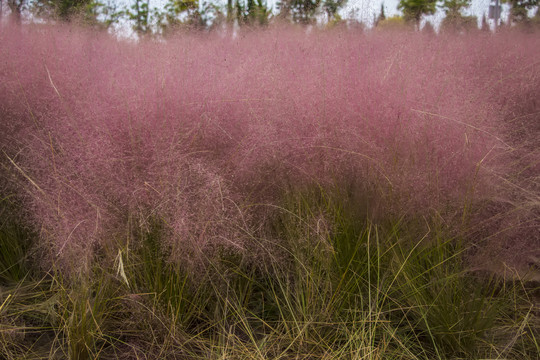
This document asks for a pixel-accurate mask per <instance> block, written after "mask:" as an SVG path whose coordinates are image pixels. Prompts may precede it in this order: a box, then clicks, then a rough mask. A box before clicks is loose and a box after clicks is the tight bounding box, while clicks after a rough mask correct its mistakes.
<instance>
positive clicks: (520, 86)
mask: <svg viewBox="0 0 540 360" xmlns="http://www.w3.org/2000/svg"><path fill="white" fill-rule="evenodd" d="M2 30H3V32H2V34H0V43H1V44H2V48H3V51H2V53H1V54H0V80H1V81H0V84H1V85H0V106H1V107H0V111H1V114H2V117H3V120H2V124H0V130H2V134H3V135H2V138H1V141H0V146H1V147H2V151H3V154H2V155H3V156H4V159H3V160H2V164H5V168H6V169H9V174H10V175H9V176H7V175H6V178H9V179H11V180H10V181H11V182H10V183H11V184H12V185H10V186H12V188H14V189H16V191H17V192H18V194H19V196H20V197H21V198H22V199H24V201H25V204H26V207H27V216H28V219H29V221H31V222H32V224H33V226H34V227H35V228H36V229H37V230H39V231H40V233H41V235H42V237H43V246H44V248H46V249H48V250H47V251H48V252H49V254H50V255H51V258H50V259H51V260H53V259H56V258H58V259H60V260H61V259H64V260H63V261H67V262H68V263H69V262H73V260H74V259H75V260H76V262H77V263H79V264H80V263H81V260H80V259H88V261H91V260H90V259H91V258H92V256H93V252H94V250H95V249H96V248H99V247H100V246H103V244H104V243H106V242H108V241H111V240H112V239H121V238H126V236H127V235H126V234H129V231H130V230H129V227H130V226H131V225H130V224H133V222H135V223H136V224H138V225H137V226H143V227H144V226H145V224H146V223H147V222H148V221H150V219H155V218H157V219H160V221H162V222H163V223H164V224H166V227H167V234H168V235H167V236H166V239H164V241H166V242H167V243H166V246H167V248H168V249H169V252H170V254H171V259H173V260H175V261H193V259H194V256H195V257H196V255H195V254H205V255H204V256H209V254H211V253H212V252H213V251H216V250H217V249H220V248H226V249H229V250H231V251H240V252H245V251H246V249H250V248H251V247H253V246H254V245H253V244H252V243H251V240H250V239H251V236H253V235H254V233H253V231H255V230H254V229H256V228H257V227H258V224H259V223H260V222H261V221H262V222H264V221H265V220H264V219H257V216H255V213H254V212H253V211H254V210H248V209H250V207H246V206H247V205H250V204H255V203H257V204H261V203H267V204H274V205H279V200H280V198H281V193H282V191H283V190H284V189H286V188H288V187H294V186H296V185H307V184H310V183H312V184H322V185H325V184H328V185H331V184H333V183H341V184H350V185H351V186H353V187H356V188H359V189H363V190H362V191H365V192H366V193H369V194H370V195H369V196H370V198H372V199H373V201H374V203H373V204H372V206H373V209H379V210H378V211H382V212H385V213H388V214H397V215H399V214H404V213H407V214H418V215H422V214H427V213H429V212H432V211H435V212H437V213H439V214H441V215H443V216H445V220H447V221H453V220H455V219H461V217H462V214H463V211H464V208H466V207H467V206H469V205H470V204H471V203H473V202H474V201H476V200H480V199H482V198H490V197H492V196H494V194H495V191H497V190H496V189H498V188H497V187H496V185H497V184H499V183H501V180H500V177H501V175H500V174H501V171H502V172H503V174H504V172H505V171H509V169H510V167H511V159H509V156H508V154H509V153H511V152H512V151H513V150H514V149H516V148H518V147H519V146H520V145H519V144H516V143H515V141H514V142H513V140H512V138H511V137H510V138H509V137H508V136H506V134H507V133H508V131H507V129H506V127H505V123H504V122H505V121H506V120H508V117H511V116H521V115H526V114H525V113H531V112H534V111H538V106H539V105H538V103H536V105H530V104H529V103H528V102H527V101H523V100H522V98H523V97H526V98H527V99H529V98H530V99H531V100H534V101H536V98H535V94H538V90H539V89H540V81H539V77H538V72H539V70H538V64H537V63H536V65H535V63H534V61H536V59H538V58H539V57H540V56H539V55H540V50H539V49H540V40H539V39H538V38H537V37H533V36H529V35H525V34H520V35H517V34H504V35H501V36H497V37H491V36H486V35H475V36H467V37H449V36H448V37H442V36H439V37H423V36H421V35H417V34H411V33H407V34H392V35H390V34H386V33H381V34H372V35H369V36H368V35H359V34H357V33H355V32H346V31H333V32H317V31H314V32H313V33H311V34H309V35H306V34H304V33H303V32H297V31H291V30H287V29H285V30H283V29H278V30H273V29H270V30H267V31H256V32H250V33H245V34H241V35H240V36H239V37H238V38H235V39H231V38H222V37H219V36H218V35H207V36H205V37H201V36H195V35H183V36H181V37H180V36H179V37H176V38H171V39H169V40H168V41H167V42H165V43H153V42H141V43H139V44H131V43H125V42H120V41H117V40H115V39H113V38H111V37H110V36H108V35H107V34H102V33H93V32H88V31H85V30H81V29H75V28H67V27H62V26H33V27H31V26H29V27H26V28H23V29H20V30H17V31H16V30H14V29H12V28H8V27H5V28H3V29H2ZM536 96H537V95H536ZM512 112H515V114H514V113H512ZM511 113H512V114H514V115H511ZM536 119H537V117H536ZM531 123H532V122H531ZM505 131H506V132H505ZM528 146H529V148H530V147H531V146H532V148H533V154H532V155H530V156H531V160H530V161H533V162H534V161H537V159H538V156H539V154H538V151H537V144H536V142H535V140H534V139H532V138H529V140H528ZM494 173H496V174H497V176H494V175H493V174H494ZM6 174H8V172H6ZM14 175H16V180H15V181H12V180H13V179H14ZM30 180H31V181H30ZM503 182H504V181H503ZM13 184H15V185H13ZM535 191H537V190H535ZM537 194H538V193H537V192H536V196H537ZM499 195H500V194H499ZM500 196H505V195H500ZM250 234H251V235H250ZM190 259H191V260H190Z"/></svg>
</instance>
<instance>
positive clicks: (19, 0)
mask: <svg viewBox="0 0 540 360" xmlns="http://www.w3.org/2000/svg"><path fill="white" fill-rule="evenodd" d="M0 1H1V0H0ZM2 4H3V1H2ZM7 5H8V7H9V10H10V11H11V14H10V18H11V19H12V20H13V22H14V23H16V24H20V23H21V19H22V12H23V10H24V8H25V7H26V5H27V4H26V0H7Z"/></svg>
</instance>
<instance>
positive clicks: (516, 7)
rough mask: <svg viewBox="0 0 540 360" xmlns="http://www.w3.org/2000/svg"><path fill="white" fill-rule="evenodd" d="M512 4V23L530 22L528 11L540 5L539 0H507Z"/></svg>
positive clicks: (506, 0)
mask: <svg viewBox="0 0 540 360" xmlns="http://www.w3.org/2000/svg"><path fill="white" fill-rule="evenodd" d="M503 2H505V3H508V4H510V6H511V7H510V19H509V20H510V24H519V23H528V22H529V20H530V19H529V17H528V11H529V10H530V9H532V8H534V7H535V6H538V0H505V1H503Z"/></svg>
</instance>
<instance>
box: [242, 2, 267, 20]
mask: <svg viewBox="0 0 540 360" xmlns="http://www.w3.org/2000/svg"><path fill="white" fill-rule="evenodd" d="M271 15H272V11H270V10H269V9H268V7H267V6H266V3H265V2H263V1H262V0H257V1H255V0H247V3H246V4H242V3H240V2H239V1H238V0H237V1H236V20H237V22H238V25H266V24H268V20H269V18H270V16H271Z"/></svg>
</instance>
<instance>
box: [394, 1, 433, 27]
mask: <svg viewBox="0 0 540 360" xmlns="http://www.w3.org/2000/svg"><path fill="white" fill-rule="evenodd" d="M436 5H437V0H400V2H399V4H398V9H399V10H401V11H403V18H404V19H405V21H407V22H413V23H414V24H415V25H416V28H417V29H420V20H422V16H424V15H433V14H434V13H435V10H437V7H436Z"/></svg>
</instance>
